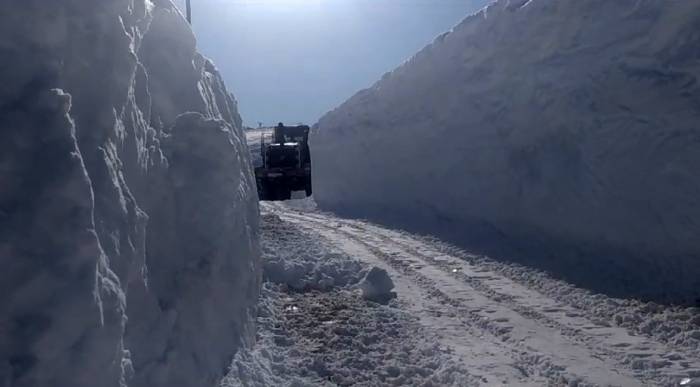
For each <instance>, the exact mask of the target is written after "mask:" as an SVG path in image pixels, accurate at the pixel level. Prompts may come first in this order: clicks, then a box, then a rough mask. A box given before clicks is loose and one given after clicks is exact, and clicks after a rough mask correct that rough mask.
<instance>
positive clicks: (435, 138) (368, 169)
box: [310, 0, 700, 304]
mask: <svg viewBox="0 0 700 387" xmlns="http://www.w3.org/2000/svg"><path fill="white" fill-rule="evenodd" d="M699 23H700V2H695V1H676V2H668V1H652V0H642V1H608V0H588V1H563V0H531V1H524V0H517V1H516V0H500V1H497V2H495V3H493V4H492V5H490V6H489V7H487V8H486V9H484V10H482V11H481V12H479V13H477V14H475V15H472V16H470V17H468V18H467V19H465V20H464V21H463V22H462V23H461V24H460V25H458V26H457V27H455V28H454V30H453V31H451V32H450V33H447V34H444V35H442V36H440V37H438V38H437V39H436V40H435V42H434V43H432V44H431V45H429V46H428V47H426V48H425V49H423V50H422V51H421V52H419V53H418V54H417V55H416V56H415V57H413V58H412V59H410V60H409V61H407V62H406V63H405V64H403V65H402V66H401V67H399V68H398V69H396V70H394V71H393V72H391V73H388V74H386V75H385V76H384V77H383V78H382V79H381V80H380V81H378V82H377V83H376V84H375V85H374V86H372V87H371V88H369V89H367V90H363V91H361V92H359V93H358V94H357V95H355V96H354V97H352V98H351V99H350V100H348V101H347V102H345V103H344V104H342V105H341V106H340V107H338V108H337V109H335V110H333V111H332V112H329V113H328V114H326V115H325V116H324V117H323V118H322V119H321V120H320V121H319V123H318V124H317V125H316V126H315V127H314V128H313V129H312V133H311V138H310V144H311V151H312V159H313V160H314V168H313V171H312V172H313V181H314V197H315V199H316V201H317V203H318V205H319V206H320V207H321V208H324V209H331V210H334V211H336V212H339V213H343V214H347V215H351V216H356V217H368V218H372V219H375V220H380V221H382V222H384V223H390V224H392V225H399V226H401V227H404V228H407V229H411V230H414V231H420V232H425V233H431V234H434V235H440V236H441V237H443V238H446V239H449V240H451V241H454V242H457V243H459V244H461V245H463V246H469V247H471V248H483V249H484V250H485V252H488V253H491V254H494V253H496V254H497V255H499V256H501V257H502V258H504V259H511V260H517V261H518V262H521V263H526V264H528V265H533V266H536V267H539V268H542V269H545V270H548V271H550V272H551V273H555V274H556V275H558V276H562V277H563V278H566V279H567V280H569V281H573V282H574V283H576V284H578V285H581V286H585V287H588V288H590V289H593V290H596V291H603V292H606V293H608V294H611V295H615V296H635V297H641V298H646V299H655V300H660V301H664V302H667V301H673V302H683V303H691V304H692V303H696V302H700V238H698V235H700V223H699V222H698V219H700V174H698V173H697V166H698V165H700V129H699V127H698V122H700V104H699V103H700V100H699V99H698V96H699V95H700V83H698V77H699V76H700V62H698V52H699V51H698V49H699V47H700V34H698V33H697V26H698V24H699ZM506 246H507V248H506Z"/></svg>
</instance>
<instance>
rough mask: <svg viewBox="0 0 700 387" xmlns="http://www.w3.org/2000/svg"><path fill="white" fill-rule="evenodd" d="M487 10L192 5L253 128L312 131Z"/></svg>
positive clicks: (289, 3)
mask: <svg viewBox="0 0 700 387" xmlns="http://www.w3.org/2000/svg"><path fill="white" fill-rule="evenodd" d="M178 2H182V0H178ZM488 2H489V0H192V7H193V14H194V16H193V28H194V30H195V33H196V35H197V39H198V43H199V49H200V51H201V52H202V53H203V54H204V55H206V56H207V57H209V58H212V59H213V60H214V62H215V63H216V65H217V67H218V68H219V70H220V71H221V73H222V75H223V77H224V79H225V81H226V83H227V85H228V87H229V89H230V90H231V91H232V92H233V93H234V94H235V95H236V98H237V99H238V101H239V109H240V112H241V115H242V116H243V120H244V121H245V123H246V124H247V125H250V126H257V122H263V123H264V124H274V123H276V122H278V121H283V122H286V123H297V122H304V123H308V124H313V123H315V122H316V121H317V120H318V118H320V116H321V115H323V113H325V112H327V111H328V110H330V109H332V108H334V107H336V106H337V105H339V104H340V103H342V102H343V101H345V100H346V99H347V98H349V97H350V96H352V95H353V94H355V93H356V92H357V91H359V90H361V89H363V88H366V87H369V86H370V85H372V84H373V83H374V82H375V81H376V80H378V79H379V78H380V77H381V76H382V75H383V74H384V73H385V72H387V71H390V70H392V69H394V68H395V67H397V66H398V65H400V64H401V63H402V62H403V61H405V60H406V59H408V58H410V57H411V56H412V55H413V54H415V53H416V52H417V51H418V50H420V49H421V48H423V47H424V46H425V45H427V44H428V43H430V42H431V41H432V40H433V39H434V38H435V37H436V36H437V35H439V34H441V33H443V32H445V31H448V30H450V29H451V28H452V27H453V26H454V25H456V24H457V23H459V22H460V21H461V20H462V19H464V18H465V17H466V16H467V15H468V14H470V13H473V12H475V11H476V10H478V9H480V8H481V7H483V6H484V4H486V3H488Z"/></svg>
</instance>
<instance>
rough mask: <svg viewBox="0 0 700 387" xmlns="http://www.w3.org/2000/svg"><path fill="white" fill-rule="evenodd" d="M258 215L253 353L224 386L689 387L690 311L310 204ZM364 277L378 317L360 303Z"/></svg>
mask: <svg viewBox="0 0 700 387" xmlns="http://www.w3.org/2000/svg"><path fill="white" fill-rule="evenodd" d="M262 213H263V235H262V240H263V260H264V262H265V263H264V264H265V272H266V274H265V277H266V279H267V282H266V283H265V285H264V287H263V288H264V290H263V294H262V297H261V301H260V311H259V314H258V324H259V325H258V332H257V344H256V346H255V349H254V350H253V351H243V352H240V353H239V354H238V355H237V357H236V359H235V361H234V362H233V364H232V369H231V372H230V373H229V376H228V377H227V379H225V381H224V383H223V385H224V386H236V385H240V384H245V383H247V385H251V386H267V385H285V386H316V385H352V384H357V385H379V386H383V385H387V386H391V385H433V386H481V385H483V386H516V385H517V386H533V387H534V386H546V385H551V386H564V385H568V386H608V385H611V386H630V387H632V386H634V387H637V386H677V385H679V384H680V383H681V382H684V381H686V382H687V383H688V384H687V385H692V386H697V385H698V384H697V383H696V381H697V378H698V376H700V309H697V308H674V307H664V306H661V305H657V304H654V303H641V302H636V301H629V300H621V299H615V298H609V297H606V296H602V295H597V294H592V293H590V292H587V291H585V290H582V289H578V288H576V287H574V286H572V285H570V284H567V283H564V282H561V281H557V280H554V279H552V278H551V277H548V276H547V275H545V274H543V273H540V272H537V271H533V270H532V269H528V268H525V267H522V266H518V265H513V264H503V263H499V262H498V261H495V260H492V259H490V258H488V257H483V256H478V255H474V254H471V253H469V252H467V251H464V250H461V249H458V248H455V247H453V246H451V245H449V244H446V243H444V242H442V241H439V240H437V239H434V238H425V237H420V236H417V235H413V234H410V233H407V232H402V231H397V230H392V229H388V228H385V227H381V226H378V225H375V224H372V223H370V222H367V221H361V220H348V219H342V218H339V217H336V216H333V215H331V214H328V213H324V212H321V211H319V210H317V209H315V204H314V202H313V200H312V199H305V200H295V201H287V202H269V203H268V202H266V203H263V204H262ZM371 267H378V268H381V269H382V270H386V272H387V274H388V275H389V277H390V278H391V280H392V282H393V284H394V290H395V292H396V295H397V298H396V299H394V300H391V301H390V302H389V303H388V304H387V305H381V304H378V303H374V302H370V301H365V300H363V299H362V293H361V286H359V282H358V281H360V279H361V278H362V277H363V276H364V273H365V272H367V270H369V269H370V268H371ZM693 383H695V384H693Z"/></svg>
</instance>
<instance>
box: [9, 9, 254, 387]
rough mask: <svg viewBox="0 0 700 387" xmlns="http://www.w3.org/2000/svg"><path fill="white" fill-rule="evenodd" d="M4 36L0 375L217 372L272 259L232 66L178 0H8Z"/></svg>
mask: <svg viewBox="0 0 700 387" xmlns="http://www.w3.org/2000/svg"><path fill="white" fill-rule="evenodd" d="M0 36H2V39H0V58H2V60H0V84H2V87H0V133H2V141H0V267H1V268H2V270H1V271H0V385H2V386H12V387H24V386H27V387H29V386H32V387H35V386H56V387H81V386H83V387H96V386H115V387H116V386H129V387H133V386H144V387H145V386H150V387H153V386H169V387H172V386H175V387H177V386H182V387H185V386H187V387H192V386H213V385H216V384H217V382H218V380H219V379H220V378H221V377H222V376H223V375H224V373H225V372H226V370H227V368H228V366H229V364H230V361H231V359H232V358H233V356H234V354H235V353H236V351H237V349H238V348H241V347H242V346H246V345H248V344H249V343H251V342H252V340H253V338H254V337H253V335H254V329H253V326H252V317H254V315H255V313H254V312H255V311H254V308H255V303H256V300H257V295H258V292H259V287H260V277H261V273H260V263H259V255H260V252H259V240H258V238H259V226H258V222H259V210H258V204H257V195H256V192H255V184H254V180H253V176H252V169H251V166H250V160H249V155H248V152H247V150H246V145H245V139H244V137H243V132H242V128H241V119H240V117H239V115H238V113H237V108H236V102H235V100H234V99H233V97H232V96H231V95H230V94H229V93H228V91H227V90H226V87H225V86H224V84H223V82H222V80H221V77H220V76H219V73H218V72H217V70H216V69H215V68H214V66H213V65H212V64H211V62H209V61H208V60H207V59H205V58H204V57H202V56H201V55H199V54H198V53H197V52H196V50H195V44H196V42H195V38H194V35H193V33H192V31H191V29H190V27H189V26H188V24H187V23H186V21H185V20H184V19H183V17H182V16H181V14H180V13H179V12H178V11H177V10H176V8H174V6H173V5H172V3H171V2H170V1H169V0H158V1H153V2H151V1H148V0H100V1H94V0H61V1H46V0H24V1H21V2H16V1H13V2H10V1H5V2H3V3H2V5H0Z"/></svg>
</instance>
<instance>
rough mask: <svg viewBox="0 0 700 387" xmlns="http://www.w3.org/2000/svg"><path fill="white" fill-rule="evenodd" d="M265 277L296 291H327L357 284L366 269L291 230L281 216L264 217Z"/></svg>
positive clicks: (318, 240) (316, 239) (296, 230)
mask: <svg viewBox="0 0 700 387" xmlns="http://www.w3.org/2000/svg"><path fill="white" fill-rule="evenodd" d="M263 219H264V220H265V222H264V223H263V225H262V236H261V237H262V253H263V275H264V278H265V279H266V280H268V281H271V282H275V283H278V284H284V285H286V286H288V287H289V288H291V289H294V290H299V291H302V290H311V289H317V290H328V289H331V288H333V287H344V286H348V285H353V284H357V283H358V282H359V281H360V280H361V279H362V278H363V275H364V273H365V272H366V269H365V268H364V267H363V265H362V264H361V263H360V262H359V261H357V260H352V259H348V258H347V256H346V255H344V254H343V253H340V252H338V251H336V249H333V248H332V247H331V246H329V245H327V244H326V243H325V242H324V241H323V240H322V239H320V238H310V237H309V236H308V234H307V232H305V231H303V230H300V229H298V228H295V227H290V226H289V225H288V224H287V223H286V222H284V221H282V220H281V219H280V218H279V217H278V216H276V215H272V214H267V215H263Z"/></svg>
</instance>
